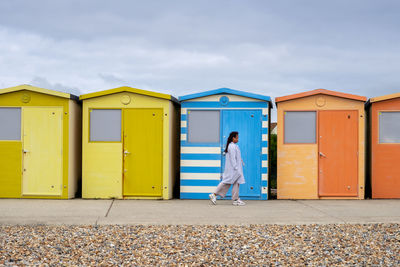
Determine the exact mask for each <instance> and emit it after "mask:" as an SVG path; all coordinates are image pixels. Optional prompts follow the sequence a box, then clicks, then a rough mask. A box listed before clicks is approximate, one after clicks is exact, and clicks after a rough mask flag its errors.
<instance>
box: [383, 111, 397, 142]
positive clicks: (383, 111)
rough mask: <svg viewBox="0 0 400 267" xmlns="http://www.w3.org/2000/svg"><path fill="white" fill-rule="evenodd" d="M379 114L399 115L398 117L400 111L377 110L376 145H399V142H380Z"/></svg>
mask: <svg viewBox="0 0 400 267" xmlns="http://www.w3.org/2000/svg"><path fill="white" fill-rule="evenodd" d="M380 113H399V115H400V110H378V111H377V116H378V120H377V121H378V127H377V132H378V134H377V139H378V140H377V144H379V145H400V141H399V142H381V140H380V139H381V118H380Z"/></svg>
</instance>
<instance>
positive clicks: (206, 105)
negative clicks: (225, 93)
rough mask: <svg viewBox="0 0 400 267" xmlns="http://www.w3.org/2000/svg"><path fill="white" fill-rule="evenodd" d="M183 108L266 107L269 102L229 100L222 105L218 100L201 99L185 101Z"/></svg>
mask: <svg viewBox="0 0 400 267" xmlns="http://www.w3.org/2000/svg"><path fill="white" fill-rule="evenodd" d="M182 107H183V108H266V107H268V103H267V102H247V101H237V102H229V103H228V105H225V106H222V105H221V103H219V102H216V101H199V102H183V103H182Z"/></svg>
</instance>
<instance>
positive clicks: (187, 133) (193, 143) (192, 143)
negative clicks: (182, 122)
mask: <svg viewBox="0 0 400 267" xmlns="http://www.w3.org/2000/svg"><path fill="white" fill-rule="evenodd" d="M191 111H217V112H218V120H219V125H218V127H219V129H218V140H219V141H218V142H191V141H190V139H189V129H190V121H189V115H190V112H191ZM221 120H222V112H221V109H201V108H200V109H189V108H188V109H187V112H186V121H187V122H186V143H187V144H188V145H191V146H219V145H220V143H221Z"/></svg>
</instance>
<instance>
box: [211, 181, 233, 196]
mask: <svg viewBox="0 0 400 267" xmlns="http://www.w3.org/2000/svg"><path fill="white" fill-rule="evenodd" d="M229 187H231V185H230V184H224V183H223V182H220V183H219V185H218V186H217V189H215V193H214V194H215V195H218V196H220V197H222V198H224V197H225V195H226V193H227V192H228V190H229Z"/></svg>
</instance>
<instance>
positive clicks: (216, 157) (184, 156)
mask: <svg viewBox="0 0 400 267" xmlns="http://www.w3.org/2000/svg"><path fill="white" fill-rule="evenodd" d="M181 159H183V160H185V159H187V160H220V159H221V154H183V153H181Z"/></svg>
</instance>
